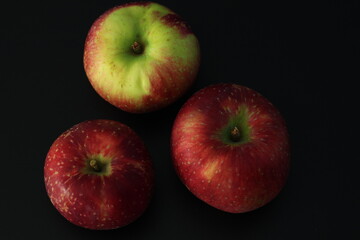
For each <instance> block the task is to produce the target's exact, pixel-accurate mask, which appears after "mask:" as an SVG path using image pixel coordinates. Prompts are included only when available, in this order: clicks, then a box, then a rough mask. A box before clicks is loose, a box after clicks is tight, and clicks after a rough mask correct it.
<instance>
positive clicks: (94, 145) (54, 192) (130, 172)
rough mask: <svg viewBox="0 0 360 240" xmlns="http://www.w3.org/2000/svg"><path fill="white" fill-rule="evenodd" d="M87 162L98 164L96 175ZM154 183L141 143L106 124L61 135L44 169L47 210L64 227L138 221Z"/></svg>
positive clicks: (96, 122)
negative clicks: (67, 223) (52, 210)
mask: <svg viewBox="0 0 360 240" xmlns="http://www.w3.org/2000/svg"><path fill="white" fill-rule="evenodd" d="M91 159H96V160H97V161H100V162H98V164H100V163H101V166H102V170H101V171H94V169H93V168H92V167H91V166H90V160H91ZM98 170H99V169H98ZM153 178H154V176H153V168H152V163H151V160H150V156H149V153H148V151H147V150H146V149H145V146H144V144H143V142H142V140H141V139H140V138H139V137H138V136H137V135H136V134H135V132H133V131H132V130H131V129H130V128H129V127H127V126H126V125H124V124H121V123H119V122H116V121H111V120H92V121H86V122H82V123H79V124H77V125H75V126H73V127H72V128H70V129H69V130H67V131H66V132H64V133H63V134H61V135H60V136H59V137H58V138H57V139H56V140H55V142H54V143H53V144H52V146H51V148H50V150H49V152H48V154H47V157H46V160H45V166H44V179H45V186H46V190H47V193H48V196H49V198H50V200H51V202H52V204H53V205H54V206H55V208H56V209H57V210H58V211H59V212H60V213H61V215H63V216H64V217H65V218H66V219H67V220H68V221H70V222H72V223H73V224H75V225H78V226H81V227H84V228H88V229H98V230H103V229H114V228H119V227H122V226H125V225H127V224H129V223H131V222H133V221H134V220H135V219H137V218H138V217H139V216H140V215H141V214H142V213H143V212H144V210H145V209H146V208H147V206H148V204H149V201H150V199H151V196H152V192H153V181H154V180H153Z"/></svg>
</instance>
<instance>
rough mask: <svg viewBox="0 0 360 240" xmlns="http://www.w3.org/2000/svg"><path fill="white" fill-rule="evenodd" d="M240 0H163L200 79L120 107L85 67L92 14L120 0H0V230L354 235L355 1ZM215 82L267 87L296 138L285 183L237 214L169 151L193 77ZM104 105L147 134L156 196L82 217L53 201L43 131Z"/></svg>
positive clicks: (90, 115)
mask: <svg viewBox="0 0 360 240" xmlns="http://www.w3.org/2000/svg"><path fill="white" fill-rule="evenodd" d="M288 2H292V3H291V4H290V3H287V4H285V5H284V4H278V3H273V2H272V1H268V3H253V4H248V3H245V2H242V1H225V0H222V1H219V2H217V3H211V2H203V3H202V2H196V1H159V3H162V4H163V5H165V6H167V7H169V8H171V9H172V10H174V11H175V12H177V13H179V14H180V15H182V17H183V18H184V19H186V20H187V21H188V23H189V24H190V25H191V26H192V29H193V31H194V32H195V34H196V35H197V37H198V39H199V41H200V44H201V52H202V62H201V67H200V71H199V74H198V78H197V80H196V83H195V84H194V85H193V87H192V88H191V89H190V91H189V92H188V93H187V95H185V96H184V97H183V98H181V99H180V100H178V101H177V102H176V103H174V104H172V105H171V106H169V107H167V108H165V109H163V110H160V111H157V112H153V113H148V114H141V115H136V114H129V113H126V112H123V111H121V110H119V109H116V108H115V107H113V106H111V105H110V104H108V103H107V102H105V101H104V100H102V99H101V98H100V97H99V96H98V95H97V94H96V93H95V91H94V90H93V89H92V87H91V86H90V84H89V82H88V80H87V78H86V75H85V72H84V70H83V63H82V56H83V46H84V41H85V37H86V34H87V31H88V30H89V28H90V26H91V24H92V23H93V21H94V20H95V19H96V18H97V17H98V16H99V15H100V14H101V13H103V12H104V11H105V10H107V9H108V8H110V7H113V6H115V5H119V4H121V3H123V2H122V1H100V0H99V1H81V2H80V1H77V2H75V1H74V2H70V1H69V2H66V1H43V2H41V1H37V2H33V1H27V2H25V1H24V2H18V1H12V2H7V3H6V4H5V3H2V4H1V29H0V36H1V39H0V41H1V42H0V43H1V44H0V52H1V59H2V60H1V61H2V64H1V75H0V79H1V81H0V89H1V94H0V98H1V99H0V100H1V101H0V102H1V123H2V124H1V126H2V129H1V138H0V139H1V144H0V146H1V149H2V150H1V153H2V154H1V157H0V171H1V188H0V191H1V204H0V209H1V216H0V219H1V225H0V229H1V230H0V238H1V239H25V238H28V237H35V238H36V239H88V240H90V239H332V238H333V239H338V238H341V239H360V230H359V228H360V221H359V217H358V214H359V213H360V212H359V207H358V204H359V203H360V198H359V193H358V190H359V182H360V181H359V179H358V175H359V166H360V164H359V161H360V159H359V157H358V154H357V152H358V149H359V146H358V145H359V137H358V131H357V128H356V126H357V125H358V124H359V121H358V119H357V117H356V113H357V112H358V111H359V107H358V103H359V101H358V100H357V96H358V95H359V93H358V91H357V88H356V82H358V81H359V79H360V78H359V56H360V54H359V43H360V38H359V31H360V26H359V23H357V21H356V20H358V19H356V18H357V15H358V14H359V12H360V11H359V10H360V9H359V2H356V1H350V2H348V3H337V2H334V1H329V2H321V3H320V2H318V3H316V4H315V3H314V2H312V3H310V4H307V3H304V2H303V1H299V2H298V3H293V1H288ZM218 82H231V83H238V84H243V85H245V86H248V87H250V88H253V89H255V90H256V91H258V92H260V93H262V94H263V95H264V96H266V97H267V98H268V99H269V100H270V101H272V102H273V103H274V105H275V106H277V107H278V109H279V110H280V111H281V113H282V114H283V116H284V118H285V119H286V121H287V124H288V129H289V133H290V136H291V143H292V153H291V155H292V159H291V160H292V166H291V173H290V177H289V179H288V182H287V185H286V186H285V188H284V189H283V191H282V192H281V193H280V195H279V196H278V197H277V198H276V199H275V200H274V201H272V202H271V203H270V204H268V205H267V206H265V207H263V208H261V209H258V210H256V211H253V212H250V213H245V214H229V213H224V212H221V211H219V210H216V209H214V208H212V207H210V206H208V205H206V204H204V203H203V202H201V201H200V200H198V199H197V198H195V197H194V196H193V195H192V194H191V193H190V192H189V191H188V190H187V189H186V188H185V187H184V186H183V185H182V184H181V182H180V181H179V179H178V178H177V176H176V175H175V172H174V170H173V168H172V165H171V158H170V152H169V138H170V130H171V127H172V123H173V120H174V118H175V116H176V113H177V111H178V110H179V108H180V107H181V105H182V104H183V103H184V102H185V101H186V99H187V98H188V97H190V96H191V95H192V94H193V93H194V92H195V91H197V90H199V89H201V88H203V87H205V86H207V85H209V84H212V83H218ZM98 118H105V119H113V120H118V121H120V122H122V123H125V124H127V125H128V126H130V127H131V128H133V129H134V130H135V131H136V132H137V133H138V134H139V135H140V136H141V137H142V138H143V140H144V142H145V143H146V145H147V146H148V149H149V151H150V153H151V155H152V158H153V162H154V167H155V171H156V191H155V195H154V197H153V199H152V202H151V204H150V206H149V208H148V209H147V211H146V212H145V214H144V215H143V216H142V217H141V218H139V219H138V220H137V221H136V222H134V223H132V224H130V225H128V226H126V227H124V228H121V229H117V230H111V231H91V230H86V229H82V228H80V227H77V226H74V225H72V224H71V223H69V222H67V221H66V220H65V219H64V218H63V217H62V216H61V215H60V214H59V213H58V212H57V211H56V210H55V208H54V207H53V206H52V205H51V203H50V201H49V199H48V197H47V195H46V191H45V187H44V183H43V164H44V159H45V156H46V153H47V151H48V149H49V147H50V145H51V143H52V142H53V141H54V140H55V139H56V138H57V137H58V136H59V134H60V133H62V132H63V131H65V130H66V129H68V128H69V127H71V126H73V125H74V124H77V123H79V122H82V121H84V120H88V119H98Z"/></svg>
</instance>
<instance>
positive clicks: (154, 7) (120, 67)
mask: <svg viewBox="0 0 360 240" xmlns="http://www.w3.org/2000/svg"><path fill="white" fill-rule="evenodd" d="M134 46H136V47H137V48H136V47H134ZM199 63H200V49H199V43H198V40H197V38H196V36H195V35H194V34H193V33H192V31H191V29H190V27H189V26H188V25H187V24H186V23H185V22H184V21H183V20H182V18H181V17H179V16H178V15H177V14H176V13H174V12H173V11H171V10H170V9H168V8H166V7H164V6H162V5H159V4H157V3H153V2H139V3H130V4H125V5H121V6H118V7H114V8H112V9H110V10H108V11H107V12H105V13H104V14H103V15H101V16H100V17H99V18H98V19H97V20H96V21H95V22H94V23H93V25H92V27H91V28H90V30H89V33H88V36H87V38H86V42H85V49H84V68H85V72H86V74H87V77H88V78H89V81H90V83H91V85H92V86H93V88H94V89H95V90H96V92H97V93H98V94H99V95H100V96H101V97H102V98H104V99H105V100H106V101H108V102H109V103H111V104H113V105H114V106H116V107H118V108H120V109H122V110H124V111H127V112H132V113H144V112H150V111H155V110H158V109H161V108H163V107H165V106H167V105H169V104H171V103H172V102H174V101H175V100H176V99H178V98H179V97H180V96H181V95H183V94H184V93H185V92H186V91H187V90H188V88H189V87H190V86H191V84H192V83H193V81H194V79H195V78H196V75H197V72H198V68H199Z"/></svg>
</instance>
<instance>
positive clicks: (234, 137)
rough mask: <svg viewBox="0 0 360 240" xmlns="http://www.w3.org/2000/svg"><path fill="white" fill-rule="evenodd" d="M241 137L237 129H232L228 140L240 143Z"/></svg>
mask: <svg viewBox="0 0 360 240" xmlns="http://www.w3.org/2000/svg"><path fill="white" fill-rule="evenodd" d="M240 138H241V135H240V131H239V129H238V128H237V127H234V128H233V129H232V130H231V132H230V139H231V141H233V142H238V141H240Z"/></svg>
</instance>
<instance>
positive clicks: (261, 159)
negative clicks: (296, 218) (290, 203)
mask: <svg viewBox="0 0 360 240" xmlns="http://www.w3.org/2000/svg"><path fill="white" fill-rule="evenodd" d="M171 148H172V157H173V164H174V167H175V169H176V172H177V174H178V175H179V177H180V179H181V180H182V182H183V183H184V184H185V185H186V187H187V188H188V189H189V190H190V191H191V192H192V193H193V194H194V195H195V196H197V197H198V198H199V199H201V200H203V201H204V202H206V203H208V204H209V205H211V206H213V207H215V208H218V209H220V210H223V211H226V212H231V213H242V212H248V211H252V210H254V209H257V208H259V207H261V206H264V205H265V204H267V203H268V202H270V201H271V200H272V199H274V198H275V196H277V195H278V194H279V192H280V190H281V189H282V188H283V186H284V184H285V182H286V179H287V176H288V173H289V161H290V160H289V140H288V132H287V128H286V125H285V121H284V119H283V118H282V116H281V114H280V113H279V111H278V110H277V109H276V108H275V107H274V105H273V104H271V103H270V102H269V101H268V100H267V99H266V98H265V97H263V96H262V95H260V94H259V93H258V92H256V91H254V90H252V89H249V88H247V87H244V86H240V85H236V84H217V85H212V86H209V87H206V88H204V89H202V90H200V91H198V92H197V93H196V94H194V95H193V96H192V97H191V98H190V99H189V100H188V101H187V102H186V103H185V104H184V106H183V107H182V108H181V110H180V112H179V113H178V115H177V117H176V119H175V122H174V125H173V129H172V135H171Z"/></svg>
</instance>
